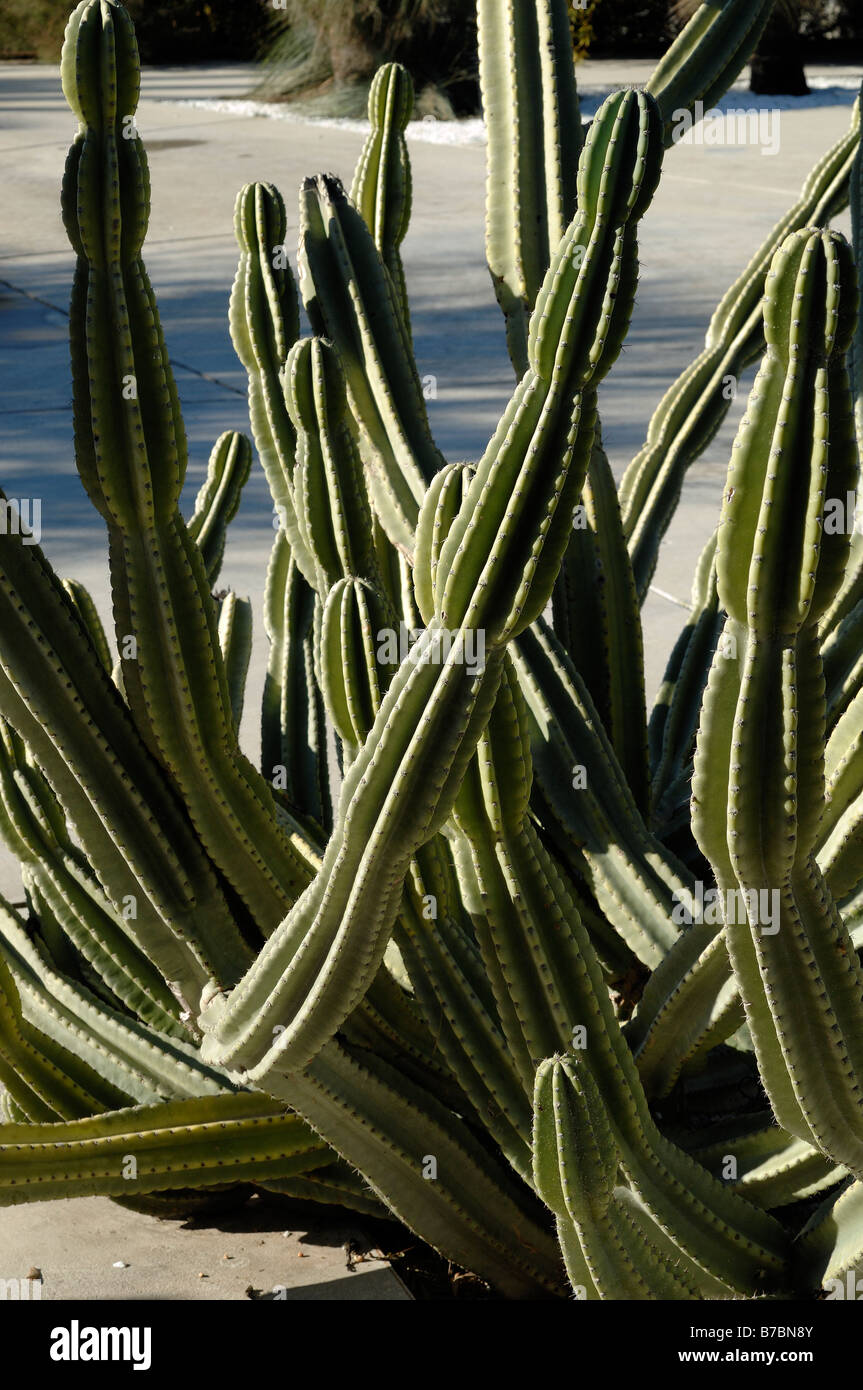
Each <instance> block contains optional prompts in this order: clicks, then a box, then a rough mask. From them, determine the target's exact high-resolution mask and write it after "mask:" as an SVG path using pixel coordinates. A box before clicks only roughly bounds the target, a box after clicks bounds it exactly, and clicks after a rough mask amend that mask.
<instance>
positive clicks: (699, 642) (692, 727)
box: [648, 532, 724, 834]
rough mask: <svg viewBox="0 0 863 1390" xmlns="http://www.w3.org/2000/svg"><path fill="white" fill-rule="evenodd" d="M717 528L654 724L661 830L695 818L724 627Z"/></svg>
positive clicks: (654, 781) (654, 784) (654, 785)
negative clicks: (704, 706)
mask: <svg viewBox="0 0 863 1390" xmlns="http://www.w3.org/2000/svg"><path fill="white" fill-rule="evenodd" d="M716 540H717V537H716V533H715V532H714V534H713V535H712V536H711V538H710V540H709V541H708V542H707V545H706V546H705V547H704V550H703V551H702V553H701V556H700V558H699V561H698V564H697V566H696V570H695V579H694V581H693V585H692V608H691V612H690V615H689V618H688V619H687V621H686V624H685V626H684V627H683V629H682V630H681V633H680V636H679V637H678V639H677V641H676V642H675V644H674V649H673V651H672V653H671V656H670V657H669V660H668V665H667V667H666V670H665V676H664V678H663V682H662V685H661V687H660V690H659V694H658V695H657V697H656V700H655V702H654V706H653V712H652V714H651V716H650V724H649V726H648V739H649V744H650V761H651V794H652V801H653V816H654V820H655V822H656V824H657V825H658V826H659V827H661V829H660V832H659V833H660V834H662V833H663V832H665V833H670V832H673V831H674V830H676V829H678V827H679V825H680V824H681V823H682V822H685V823H686V824H688V821H689V782H690V778H691V774H692V757H693V753H694V751H695V735H696V733H697V731H698V715H699V711H700V708H701V697H702V695H703V693H704V685H705V682H706V680H707V672H708V671H709V669H710V662H711V661H712V659H713V653H714V652H715V650H716V644H717V642H718V641H719V635H720V633H721V631H722V624H723V621H724V619H723V615H722V613H721V612H720V610H719V596H718V594H717V592H716Z"/></svg>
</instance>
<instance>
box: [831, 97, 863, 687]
mask: <svg viewBox="0 0 863 1390" xmlns="http://www.w3.org/2000/svg"><path fill="white" fill-rule="evenodd" d="M861 107H863V87H861V94H860V95H859V96H858V98H857V102H856V105H855V108H854V110H855V114H857V115H858V118H859V113H860V110H861ZM858 126H859V119H858ZM848 194H849V197H848V201H849V204H850V209H851V237H852V245H853V248H854V260H855V263H856V265H857V266H858V269H859V267H860V265H861V264H863V139H858V141H857V147H856V152H855V154H854V159H853V162H852V165H851V172H850V176H849V190H848ZM848 370H849V372H850V375H851V391H852V395H853V397H854V427H855V431H856V434H857V451H858V454H859V456H860V458H861V459H863V315H858V318H857V327H856V330H855V333H854V337H853V338H852V340H851V347H850V348H849V351H848ZM860 488H861V477H859V476H858V479H857V504H858V505H857V517H856V518H855V523H856V524H855V528H854V532H853V534H852V536H851V554H850V557H849V562H848V566H847V568H846V571H845V578H844V581H843V583H842V587H841V588H840V590H839V592H838V594H837V595H836V597H835V598H834V600H833V602H832V603H831V605H830V607H829V608H828V610H827V612H826V613H825V614H824V617H823V619H822V623H821V631H822V634H824V636H825V639H827V638H829V637H830V636H831V635H832V636H834V637H836V636H838V634H837V629H838V628H839V626H840V624H841V623H842V621H843V619H845V618H847V617H848V616H849V615H850V614H851V612H852V611H853V610H854V609H855V607H856V606H857V605H858V604H859V603H860V602H861V600H863V534H861V531H860V519H861V513H860ZM825 647H826V642H825ZM853 650H854V652H855V655H856V654H857V652H859V644H857V645H856V646H855V647H854V648H853ZM824 655H825V663H826V658H827V652H826V650H825V653H824ZM825 674H827V672H826V665H825Z"/></svg>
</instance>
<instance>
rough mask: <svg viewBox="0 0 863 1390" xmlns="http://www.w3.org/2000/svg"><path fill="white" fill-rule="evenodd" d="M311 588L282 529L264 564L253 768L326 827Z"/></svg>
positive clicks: (322, 711) (327, 798) (328, 806)
mask: <svg viewBox="0 0 863 1390" xmlns="http://www.w3.org/2000/svg"><path fill="white" fill-rule="evenodd" d="M314 615H315V591H314V589H312V587H311V585H310V584H309V583H308V582H307V580H306V579H305V577H304V575H303V573H302V571H301V570H300V568H299V566H298V565H297V563H296V561H295V560H294V558H293V555H292V554H291V548H290V544H289V542H288V538H287V536H286V534H285V532H284V531H280V532H279V535H278V536H277V537H276V542H275V544H274V546H273V551H272V555H271V557H270V563H269V567H268V569H267V584H266V591H265V598H264V624H265V627H266V630H267V636H268V637H269V639H270V652H269V659H268V662H267V675H266V680H265V682H264V697H263V705H262V709H261V767H262V769H263V772H264V776H265V777H267V778H269V779H271V780H272V782H273V785H274V786H276V787H278V788H279V789H280V790H281V791H282V792H283V793H284V795H285V797H286V798H287V800H288V802H289V803H290V804H291V805H292V806H293V807H294V808H295V810H296V813H297V814H298V815H299V816H302V817H311V819H312V820H313V821H314V822H316V823H317V824H318V825H319V826H320V827H321V829H322V830H323V831H328V830H330V829H331V828H332V814H333V806H332V793H331V789H330V774H329V763H328V756H327V715H326V707H325V704H324V698H323V695H322V694H321V691H320V688H319V686H318V683H317V679H316V676H315V657H314Z"/></svg>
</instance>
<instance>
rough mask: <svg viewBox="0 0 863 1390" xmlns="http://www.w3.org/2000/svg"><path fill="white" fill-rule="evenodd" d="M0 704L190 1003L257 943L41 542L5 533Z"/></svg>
mask: <svg viewBox="0 0 863 1390" xmlns="http://www.w3.org/2000/svg"><path fill="white" fill-rule="evenodd" d="M0 614H2V624H3V631H4V633H5V634H6V637H7V641H6V642H5V643H4V646H3V651H2V653H0V713H2V714H3V716H4V718H5V719H6V720H7V721H8V722H9V724H10V725H11V726H12V727H13V728H14V729H15V730H16V731H17V733H18V734H19V735H20V736H21V737H22V738H23V739H24V740H25V742H26V744H27V746H28V748H29V749H30V750H31V752H32V755H33V757H34V759H35V760H36V761H37V762H38V763H39V766H40V767H41V768H42V769H43V771H44V772H45V773H46V775H47V776H48V777H49V779H50V781H51V785H52V787H53V789H54V791H55V792H56V794H57V797H58V799H59V801H60V802H61V804H62V806H63V809H64V811H65V812H66V814H67V815H68V817H69V819H70V820H71V821H72V822H73V824H74V826H75V829H76V832H77V835H78V837H79V840H80V842H81V844H82V846H83V848H84V850H85V852H86V854H87V857H88V859H89V861H90V863H91V865H92V867H93V869H94V872H95V873H96V875H97V877H98V879H99V882H100V884H101V886H102V888H103V890H104V891H105V892H106V894H108V896H109V897H110V899H111V902H112V905H113V906H114V908H115V909H116V910H117V911H118V912H122V911H123V910H124V907H128V906H129V904H132V905H133V906H134V907H135V910H136V913H137V916H136V918H134V919H132V918H131V917H130V918H129V932H130V935H132V937H133V939H134V940H135V942H136V944H137V945H138V946H139V948H140V949H141V950H143V951H144V952H145V954H147V955H148V956H149V957H150V959H151V960H153V962H154V964H156V965H157V966H158V968H159V969H160V971H161V972H162V974H163V975H164V977H165V979H166V980H167V981H168V982H169V984H170V986H171V989H172V991H173V992H174V993H176V994H177V996H178V997H179V998H181V999H183V1000H184V1001H185V1002H184V1007H186V1008H190V1007H192V1006H193V1001H195V1000H196V999H197V997H198V995H199V994H200V990H201V989H202V988H203V986H204V984H205V983H206V982H207V980H208V978H209V977H210V976H211V975H215V977H216V978H218V979H222V980H225V981H227V980H232V979H236V977H237V974H238V972H239V971H241V970H242V968H243V962H244V961H245V960H247V959H248V954H249V953H248V948H247V947H246V946H245V945H244V943H243V942H242V939H241V938H240V936H239V933H238V931H237V929H236V926H235V925H234V923H233V922H232V920H231V918H230V916H229V914H228V911H227V907H226V904H225V902H224V899H223V898H222V896H221V893H220V890H219V888H218V886H217V884H216V881H215V877H214V875H213V872H212V868H211V867H210V865H209V862H208V861H207V859H206V857H205V856H204V854H203V853H202V850H201V847H200V844H199V842H198V840H197V839H196V837H195V835H194V833H193V831H192V829H191V827H190V826H189V824H188V821H187V820H186V819H185V817H184V815H183V814H182V812H181V810H180V808H179V807H178V806H177V805H176V803H175V800H174V797H173V795H172V792H171V789H170V787H169V786H168V784H167V782H166V780H165V778H164V775H163V773H162V771H161V769H160V768H159V767H158V765H157V764H156V762H155V760H154V759H153V758H152V756H151V755H150V754H149V753H148V751H147V749H146V748H145V746H144V744H143V742H142V741H141V739H140V737H139V735H138V734H137V732H136V730H135V727H134V725H133V723H132V720H131V718H130V715H129V711H128V709H127V708H126V707H125V706H124V704H123V702H122V700H121V699H120V697H119V695H118V694H117V691H116V689H115V688H114V686H113V684H112V683H111V680H110V677H109V676H108V674H107V672H106V670H105V668H104V666H103V665H102V662H101V661H100V660H99V657H98V653H97V652H96V651H95V650H94V649H93V647H92V645H91V643H90V639H89V635H88V632H87V629H86V628H85V627H84V626H83V624H82V622H81V620H80V618H79V617H78V613H77V609H76V608H75V607H74V606H73V604H72V602H71V600H70V599H69V598H68V597H67V595H66V594H65V592H64V590H63V589H62V587H61V585H60V582H59V581H58V580H57V579H56V577H55V576H54V574H53V572H52V570H51V569H50V566H49V565H48V563H47V561H46V560H45V558H44V556H43V555H42V554H41V551H39V549H38V547H36V546H31V545H25V544H24V543H23V538H22V537H19V536H15V535H13V534H11V532H10V533H9V534H7V535H6V536H5V537H3V540H2V544H0Z"/></svg>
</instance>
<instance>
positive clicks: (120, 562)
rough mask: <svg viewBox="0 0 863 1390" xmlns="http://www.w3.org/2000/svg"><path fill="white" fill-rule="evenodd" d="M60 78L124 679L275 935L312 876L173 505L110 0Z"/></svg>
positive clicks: (86, 431) (157, 333) (84, 400)
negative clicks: (265, 775)
mask: <svg viewBox="0 0 863 1390" xmlns="http://www.w3.org/2000/svg"><path fill="white" fill-rule="evenodd" d="M62 75H63V85H64V91H65V93H66V97H67V100H68V101H69V104H70V106H71V107H72V109H73V111H74V112H75V113H76V115H77V116H78V118H79V121H80V130H79V133H78V136H77V138H76V140H75V143H74V144H73V146H72V149H71V151H70V154H69V158H68V161H67V166H66V174H65V178H64V186H63V215H64V220H65V223H66V228H67V231H68V233H69V237H70V240H71V241H72V245H73V247H74V248H75V251H76V253H77V264H76V272H75V281H74V286H73V293H72V307H71V335H72V359H73V381H74V404H75V443H76V456H77V462H78V468H79V471H80V473H81V477H82V480H83V482H84V485H85V487H86V488H87V491H88V493H89V494H90V497H91V498H92V500H93V502H94V505H95V506H96V507H97V508H98V509H99V511H100V512H101V514H102V516H103V517H104V519H105V522H106V524H107V527H108V536H109V542H110V549H111V570H112V582H113V595H114V612H115V625H116V629H117V638H118V645H119V646H120V649H121V657H123V668H122V669H123V687H124V691H125V693H126V697H127V700H128V702H129V704H130V707H131V708H132V710H133V712H134V715H135V719H136V722H137V723H138V725H139V727H140V728H141V729H142V730H143V731H144V732H145V737H146V738H147V740H148V742H149V744H150V746H151V748H152V749H153V750H154V751H155V752H156V753H157V756H158V757H159V759H160V760H161V761H162V762H163V764H164V765H165V766H166V767H167V768H168V770H169V772H170V775H171V777H172V778H173V780H174V782H175V784H176V786H177V787H178V789H179V790H180V793H181V795H182V797H183V800H184V801H185V803H186V805H187V806H188V808H189V814H190V816H191V819H192V821H193V823H194V824H195V826H196V829H197V830H198V832H199V834H200V835H201V837H202V840H203V842H204V844H205V846H206V848H207V851H208V853H209V854H210V856H211V858H212V859H213V861H214V862H215V863H216V864H217V865H218V867H219V868H220V870H221V871H222V873H223V874H224V875H225V878H226V879H227V880H228V881H229V882H230V883H231V884H232V886H233V887H234V888H235V890H236V891H237V892H238V894H239V895H240V897H241V898H242V899H243V901H244V902H245V903H246V905H247V907H248V908H249V909H250V911H251V912H252V913H253V915H254V916H255V918H256V919H257V921H258V922H259V923H260V925H261V927H262V928H263V929H264V930H268V929H269V928H271V927H272V926H273V925H275V923H276V922H277V921H278V920H279V919H280V917H281V916H282V915H283V914H284V912H285V910H286V908H287V907H288V906H289V905H290V902H291V901H292V900H293V898H294V897H295V896H296V893H297V892H298V891H299V890H300V889H301V888H302V887H303V886H304V884H305V882H306V881H307V879H308V870H307V866H306V865H305V864H304V863H303V862H302V859H301V857H300V855H299V853H298V852H297V850H296V849H295V847H294V845H293V844H292V843H291V841H290V840H289V838H288V837H287V836H286V835H284V834H283V833H282V832H281V831H280V829H279V826H278V823H277V821H276V816H275V806H274V803H273V799H272V793H271V791H270V789H269V787H268V786H267V784H266V783H265V782H264V781H263V779H262V778H261V777H260V775H259V774H258V773H257V772H256V771H255V770H254V769H253V768H252V766H251V764H250V763H249V762H248V760H247V759H245V758H244V757H243V755H242V754H241V753H240V751H239V748H238V745H237V738H236V730H235V727H234V722H233V718H232V715H231V708H230V698H229V692H228V689H227V683H226V680H225V675H224V669H223V666H222V663H221V661H220V660H219V659H218V654H217V653H218V638H217V634H216V622H215V611H214V609H213V605H212V602H211V599H210V594H209V587H208V584H207V579H206V572H205V569H204V563H203V560H202V558H201V553H200V551H199V550H198V548H197V546H196V545H195V544H194V542H193V541H192V540H191V538H190V536H189V534H188V531H187V529H186V526H185V523H184V522H183V520H182V518H181V517H180V515H179V512H178V510H177V502H178V498H179V493H180V488H181V486H182V482H183V477H184V473H185V467H186V446H185V438H184V434H183V426H182V421H181V420H180V416H179V407H178V403H177V394H176V387H175V385H174V382H173V377H172V373H171V367H170V363H169V361H168V356H167V351H166V349H165V344H164V340H163V338H162V334H161V328H160V325H159V318H158V311H157V309H156V305H155V300H154V296H153V292H152V289H151V288H150V285H149V282H148V280H147V276H146V271H145V270H144V266H143V263H142V261H141V257H140V252H141V245H142V242H143V239H144V235H145V232H146V227H147V218H148V212H149V194H148V175H147V165H146V157H145V155H144V153H143V150H142V148H141V143H140V141H139V139H138V137H137V132H136V131H135V129H134V113H135V108H136V105H137V100H138V82H139V74H138V57H137V51H136V46H135V37H134V32H133V29H132V25H131V21H130V20H129V18H128V15H127V13H126V11H125V10H124V9H123V8H122V7H121V6H119V5H116V4H115V3H114V0H84V3H82V4H81V5H79V7H78V9H77V10H76V11H75V13H74V15H73V16H72V19H71V20H70V22H69V27H68V31H67V37H66V42H65V44H64V49H63V61H62ZM130 122H131V123H132V124H131V126H130V124H129V123H130ZM178 612H182V613H183V614H184V621H183V623H182V624H180V623H179V622H178V620H177V616H176V615H177V613H178ZM130 638H133V639H134V653H133V654H132V653H129V652H128V651H127V649H126V647H125V644H126V643H127V642H128V641H129V639H130Z"/></svg>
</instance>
